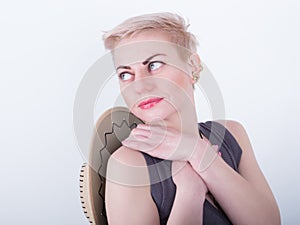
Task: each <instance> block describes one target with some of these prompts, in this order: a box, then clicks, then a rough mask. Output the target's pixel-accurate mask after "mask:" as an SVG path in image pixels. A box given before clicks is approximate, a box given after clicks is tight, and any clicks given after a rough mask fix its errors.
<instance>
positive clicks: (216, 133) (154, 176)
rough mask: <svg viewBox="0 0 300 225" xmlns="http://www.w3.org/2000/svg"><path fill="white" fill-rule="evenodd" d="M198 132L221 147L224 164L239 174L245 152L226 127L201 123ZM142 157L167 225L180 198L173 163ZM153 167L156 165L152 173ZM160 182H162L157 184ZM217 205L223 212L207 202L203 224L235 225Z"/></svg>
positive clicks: (154, 197) (162, 219)
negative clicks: (172, 175) (177, 197)
mask: <svg viewBox="0 0 300 225" xmlns="http://www.w3.org/2000/svg"><path fill="white" fill-rule="evenodd" d="M198 129H199V134H200V136H201V137H202V134H203V135H204V136H205V137H206V138H207V139H209V141H210V142H211V144H212V145H218V146H219V151H220V152H221V156H222V158H223V159H224V161H225V162H226V163H227V164H228V165H229V166H230V167H231V168H232V169H234V170H235V171H237V172H238V164H239V162H240V158H241V154H242V150H241V148H240V146H239V144H238V143H237V141H236V140H235V138H234V137H233V136H232V134H231V133H230V132H229V131H228V130H227V129H226V128H225V127H224V126H223V125H221V124H219V123H218V122H215V121H207V122H205V123H203V122H201V123H198ZM222 137H223V138H222ZM142 154H143V155H144V158H145V160H146V163H147V165H148V172H149V177H150V181H151V188H150V189H151V196H152V198H153V201H154V202H155V204H156V207H157V210H158V214H159V218H160V224H161V225H164V224H167V221H168V218H169V215H170V212H171V209H172V206H173V202H174V199H175V194H176V185H175V183H174V182H173V179H172V177H171V174H172V171H171V170H172V161H169V160H162V159H159V158H155V157H152V156H150V155H148V154H146V153H143V152H142ZM156 164H157V165H156ZM150 165H153V166H151V169H150V167H149V166H150ZM160 178H162V179H160ZM164 178H167V179H164ZM158 180H162V181H160V182H157V181H158ZM215 204H216V205H217V206H218V207H219V209H217V208H215V207H214V206H213V205H212V204H211V203H210V202H209V201H207V200H205V201H204V206H203V224H205V225H215V224H217V225H223V224H224V225H225V224H232V223H231V222H230V220H229V219H228V217H227V216H226V214H225V213H224V212H223V210H222V209H221V207H220V206H219V204H218V203H217V202H216V201H215Z"/></svg>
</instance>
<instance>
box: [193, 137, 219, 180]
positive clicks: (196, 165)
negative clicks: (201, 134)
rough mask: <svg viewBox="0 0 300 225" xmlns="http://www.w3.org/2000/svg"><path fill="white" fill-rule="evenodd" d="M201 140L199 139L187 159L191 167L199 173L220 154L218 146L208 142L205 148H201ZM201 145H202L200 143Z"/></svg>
mask: <svg viewBox="0 0 300 225" xmlns="http://www.w3.org/2000/svg"><path fill="white" fill-rule="evenodd" d="M201 141H202V140H201V139H199V140H198V143H197V146H196V148H195V150H194V152H193V154H192V156H191V157H190V159H189V160H188V161H189V163H190V164H191V165H192V167H193V169H194V170H195V171H196V172H197V173H198V174H199V175H201V173H203V172H204V171H206V170H207V169H208V168H209V167H210V166H211V165H212V164H213V162H214V161H215V159H216V158H217V157H218V156H220V153H219V146H218V145H210V144H209V143H208V144H207V145H206V146H205V149H203V148H201V144H200V142H201ZM202 146H203V145H202Z"/></svg>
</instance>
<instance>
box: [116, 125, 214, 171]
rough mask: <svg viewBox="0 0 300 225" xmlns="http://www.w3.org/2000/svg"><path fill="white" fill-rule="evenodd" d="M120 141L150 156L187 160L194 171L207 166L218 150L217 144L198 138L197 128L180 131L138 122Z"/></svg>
mask: <svg viewBox="0 0 300 225" xmlns="http://www.w3.org/2000/svg"><path fill="white" fill-rule="evenodd" d="M122 144H123V145H124V146H126V147H128V148H131V149H134V150H138V151H141V152H145V153H147V154H149V155H151V156H153V157H157V158H161V159H168V160H177V161H189V162H190V163H191V165H192V167H193V168H194V169H195V170H196V171H197V172H199V171H201V170H203V169H205V168H207V166H209V163H210V162H212V161H213V159H214V157H215V155H216V153H217V150H218V146H217V145H214V146H212V145H211V144H210V142H209V140H207V139H206V138H205V137H203V138H200V135H199V131H198V130H196V132H194V133H192V132H190V133H184V132H179V131H177V130H175V129H171V128H166V127H163V126H158V125H155V126H154V125H147V124H139V125H138V126H137V127H136V128H134V129H133V130H132V131H131V133H130V135H129V137H128V138H127V139H125V140H124V141H123V142H122Z"/></svg>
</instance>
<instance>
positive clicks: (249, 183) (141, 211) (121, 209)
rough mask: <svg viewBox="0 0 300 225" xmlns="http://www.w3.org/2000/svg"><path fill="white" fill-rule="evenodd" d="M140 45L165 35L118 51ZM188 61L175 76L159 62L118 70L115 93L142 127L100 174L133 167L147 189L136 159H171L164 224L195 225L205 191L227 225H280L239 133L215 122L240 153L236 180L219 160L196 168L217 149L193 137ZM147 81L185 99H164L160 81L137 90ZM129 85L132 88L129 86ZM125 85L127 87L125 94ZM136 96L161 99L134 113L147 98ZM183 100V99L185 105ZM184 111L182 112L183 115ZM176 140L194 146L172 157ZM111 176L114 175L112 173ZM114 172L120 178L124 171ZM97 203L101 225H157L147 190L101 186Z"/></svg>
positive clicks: (192, 67) (143, 37)
mask: <svg viewBox="0 0 300 225" xmlns="http://www.w3.org/2000/svg"><path fill="white" fill-rule="evenodd" d="M147 40H158V41H170V40H169V38H168V35H166V34H165V33H163V32H158V31H156V32H154V31H151V32H147V31H145V32H142V33H139V34H137V35H135V36H133V37H132V38H130V39H129V38H128V39H124V40H122V41H121V42H120V43H119V45H122V44H127V43H133V42H137V41H147ZM153 55H154V54H152V55H151V54H150V55H149V56H150V57H151V56H153ZM166 55H167V53H166ZM193 56H194V57H193V63H191V64H187V65H186V68H184V69H183V70H179V69H177V68H174V67H172V66H169V65H167V64H163V63H161V62H162V61H163V59H164V58H163V57H164V56H155V57H153V58H152V59H151V60H149V62H147V63H146V64H144V63H140V62H136V63H133V64H130V65H126V68H125V67H123V66H124V65H122V66H121V67H120V68H119V69H118V70H117V72H118V74H119V75H121V78H122V79H121V80H120V88H121V91H122V94H123V97H124V99H125V101H126V103H127V104H128V106H129V108H130V110H131V111H132V112H133V113H134V114H135V115H137V116H138V117H139V118H141V119H142V120H144V121H145V124H143V125H139V126H138V127H137V128H135V129H133V131H132V132H131V134H130V136H129V137H128V138H127V140H126V141H124V142H122V144H123V146H122V147H121V148H120V149H118V150H117V151H116V152H115V153H114V154H113V155H112V156H111V158H110V160H109V163H108V168H107V169H108V171H109V170H110V167H111V165H112V164H113V163H112V162H113V161H119V162H122V163H124V164H127V165H130V166H136V167H140V168H143V169H142V172H141V174H142V176H144V177H145V179H146V180H147V181H148V183H149V175H148V170H147V164H146V161H145V159H144V157H143V155H142V153H141V152H146V153H148V154H149V155H152V156H154V157H158V158H162V159H170V160H172V161H173V162H172V172H173V181H174V183H175V184H176V187H177V191H176V196H175V200H174V204H173V207H172V210H171V213H170V216H169V220H168V223H167V224H169V225H176V224H202V217H203V214H202V211H203V202H204V200H205V198H206V199H208V200H209V201H211V199H210V197H209V196H208V195H207V192H208V191H209V192H210V193H211V194H212V195H213V196H214V198H215V200H216V201H217V202H218V203H219V205H220V206H221V207H222V209H223V210H224V212H225V213H226V215H227V216H228V218H229V219H230V220H231V222H232V223H233V224H264V225H265V224H272V225H274V224H275V225H276V224H280V213H279V209H278V206H277V203H276V200H275V198H274V196H273V194H272V191H271V189H270V187H269V185H268V183H267V181H266V179H265V177H264V175H263V173H262V171H261V170H260V168H259V165H258V163H257V161H256V159H255V156H254V152H253V149H252V146H251V143H250V140H249V137H248V135H247V133H246V130H245V129H244V127H243V126H242V125H241V124H240V123H239V122H237V121H233V120H218V121H217V122H219V123H221V124H223V125H224V126H225V127H226V128H227V129H228V130H229V131H230V133H231V134H232V135H233V136H234V137H235V139H236V140H237V142H238V143H239V145H240V147H241V149H242V157H241V161H240V163H239V173H237V172H235V171H234V170H233V169H232V168H231V167H229V166H228V165H227V164H226V162H225V161H224V160H223V159H222V158H221V157H219V156H217V157H215V158H214V160H213V162H212V163H210V164H209V166H208V168H206V169H205V170H204V171H203V170H200V169H199V165H200V163H201V159H202V157H203V156H204V154H205V151H207V150H212V149H214V150H217V147H218V146H212V145H211V144H210V142H209V140H207V139H206V138H205V137H204V138H203V139H201V138H199V132H198V128H197V120H196V110H195V105H194V98H193V88H192V85H193V84H194V82H195V81H194V80H193V79H192V77H191V76H187V73H188V74H190V73H191V72H192V71H196V70H197V69H198V66H197V65H199V63H200V59H199V57H198V56H197V55H193ZM184 71H185V72H184ZM149 75H151V77H159V78H164V79H165V80H167V81H170V82H172V83H174V84H176V85H177V86H178V87H179V88H180V90H185V94H186V96H185V97H184V98H180V96H176V99H177V101H176V103H175V101H174V100H173V99H172V96H173V95H176V94H175V93H169V92H170V91H171V89H172V87H169V89H168V87H167V86H164V87H163V88H162V86H160V85H162V83H163V82H161V81H160V80H159V81H157V82H156V81H155V80H154V81H153V82H152V81H150V80H147V84H146V82H145V83H143V81H142V78H145V77H149ZM138 81H139V82H138ZM134 83H137V84H138V85H133V84H134ZM128 85H132V86H131V88H128V89H126V88H127V87H128ZM168 91H169V92H168ZM144 93H148V94H149V95H148V96H153V95H154V94H155V96H158V97H163V98H164V99H163V100H162V101H161V102H159V104H157V105H155V106H154V107H152V108H151V109H141V108H140V107H139V103H140V102H141V101H142V100H144V98H147V95H145V94H144ZM178 93H180V91H178ZM186 97H188V98H189V103H188V104H187V103H186V102H187V101H186V99H185V98H186ZM180 99H181V100H182V101H180ZM173 101H174V102H173ZM170 103H174V105H172V104H170ZM186 105H190V108H188V110H187V106H186ZM186 111H188V113H189V115H188V118H189V119H188V120H187V121H186V122H187V124H188V127H189V130H185V129H184V132H182V128H181V127H180V124H181V123H180V118H181V116H182V115H185V114H184V113H185V112H186ZM153 118H156V119H155V120H153ZM192 124H194V125H192ZM181 138H182V139H181ZM177 140H184V141H185V142H184V143H185V144H187V146H194V147H192V148H190V149H189V150H187V151H180V149H179V150H177V147H178V141H177ZM157 143H159V145H158V144H157ZM162 149H163V151H162ZM184 149H186V148H184ZM114 169H115V167H114ZM115 172H116V173H118V170H117V169H116V170H115ZM119 172H120V173H121V172H123V173H124V168H122V171H121V169H120V171H119ZM129 176H130V175H129ZM132 176H134V175H132ZM220 184H222V185H220ZM105 197H106V210H107V215H108V222H109V224H112V225H114V224H124V221H126V223H127V224H133V225H135V224H136V225H138V224H149V225H150V224H151V225H155V224H159V216H158V212H157V208H156V205H155V203H154V201H153V199H152V197H151V192H150V184H148V185H140V186H131V185H124V184H118V183H117V182H115V181H111V180H109V179H107V183H106V196H105ZM187 206H188V209H189V210H187Z"/></svg>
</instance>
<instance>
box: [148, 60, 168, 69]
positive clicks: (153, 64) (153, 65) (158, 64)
mask: <svg viewBox="0 0 300 225" xmlns="http://www.w3.org/2000/svg"><path fill="white" fill-rule="evenodd" d="M163 64H164V63H163V62H151V63H149V70H156V69H158V68H160V67H161V66H162V65H163Z"/></svg>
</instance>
